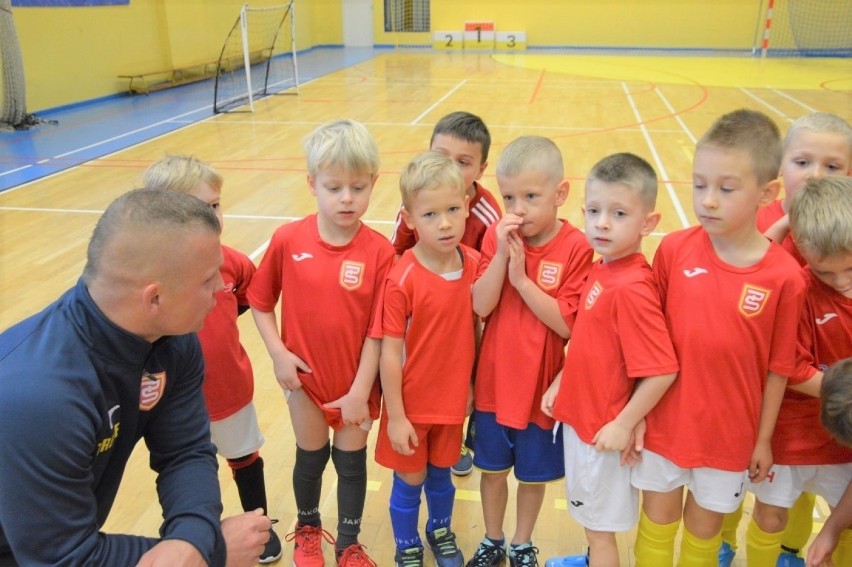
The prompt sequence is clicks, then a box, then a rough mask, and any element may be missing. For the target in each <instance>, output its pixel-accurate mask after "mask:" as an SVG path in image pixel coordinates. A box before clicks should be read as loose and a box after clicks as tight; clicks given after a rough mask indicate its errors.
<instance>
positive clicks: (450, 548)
mask: <svg viewBox="0 0 852 567" xmlns="http://www.w3.org/2000/svg"><path fill="white" fill-rule="evenodd" d="M432 542H433V544H434V547H435V548H437V549H438V553H440V554H441V555H442V556H444V557H453V556H455V555H456V554H457V553H458V551H459V546H458V545H456V534H454V533H453V532H451V531H450V530H448V529H446V528H440V529H439V530H435V533H434V539H433V540H432Z"/></svg>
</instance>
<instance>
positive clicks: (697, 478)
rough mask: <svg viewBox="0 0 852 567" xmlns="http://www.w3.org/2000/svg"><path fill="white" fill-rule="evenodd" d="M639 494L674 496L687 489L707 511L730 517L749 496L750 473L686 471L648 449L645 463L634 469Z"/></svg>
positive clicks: (644, 456)
mask: <svg viewBox="0 0 852 567" xmlns="http://www.w3.org/2000/svg"><path fill="white" fill-rule="evenodd" d="M630 481H631V482H632V483H633V486H635V487H636V488H638V489H639V490H653V491H654V492H671V491H672V490H674V489H676V488H679V487H681V486H686V487H687V488H688V489H689V491H690V492H692V496H693V497H694V498H695V502H696V503H698V505H699V506H701V507H702V508H704V509H705V510H710V511H711V512H718V513H720V514H729V513H731V512H733V511H734V510H736V509H737V508H739V506H740V503H741V502H742V501H743V497H744V496H745V488H746V483H747V482H748V470H744V471H742V472H732V471H723V470H720V469H711V468H708V467H699V468H695V469H683V468H681V467H679V466H677V465H676V464H674V463H673V462H671V461H670V460H668V459H667V458H665V457H663V456H662V455H659V454H657V453H654V452H653V451H649V450H648V449H644V450H643V451H642V461H641V462H639V463H638V464H637V465H636V466H634V467H633V474H632V475H631V477H630Z"/></svg>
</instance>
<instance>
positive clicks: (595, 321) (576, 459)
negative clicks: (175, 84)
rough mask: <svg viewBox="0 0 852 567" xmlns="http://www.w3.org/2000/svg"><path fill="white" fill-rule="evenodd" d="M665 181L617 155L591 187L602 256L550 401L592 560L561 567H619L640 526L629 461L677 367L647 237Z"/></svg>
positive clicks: (591, 224) (594, 231)
mask: <svg viewBox="0 0 852 567" xmlns="http://www.w3.org/2000/svg"><path fill="white" fill-rule="evenodd" d="M656 201H657V176H656V174H655V173H654V169H653V168H652V167H651V166H650V164H648V162H646V161H645V160H643V159H642V158H640V157H638V156H635V155H633V154H628V153H620V154H614V155H611V156H608V157H606V158H604V159H602V160H601V161H599V162H598V163H596V164H595V166H594V167H593V168H592V170H591V172H590V173H589V176H588V179H587V180H586V200H585V205H584V206H583V213H584V215H585V217H586V239H587V240H588V241H589V244H590V245H591V246H592V248H594V250H595V252H597V253H598V254H599V255H600V259H599V260H597V261H596V262H595V263H594V264H592V269H591V271H590V272H589V276H588V278H587V280H586V286H585V287H584V288H583V293H582V295H581V296H580V303H581V305H583V308H582V309H579V310H578V312H577V320H576V322H575V323H574V328H573V330H572V333H571V337H572V338H571V346H570V348H569V349H568V354H567V357H566V359H565V368H564V373H563V374H562V375H561V376H560V377H559V378H557V380H556V381H554V383H553V384H552V385H551V386H550V388H549V389H548V391H547V393H546V394H545V395H544V398H543V399H542V410H543V411H544V412H545V413H546V414H548V415H552V416H553V417H554V418H555V419H557V420H558V421H560V422H562V423H563V430H562V432H563V439H564V445H565V478H566V481H567V489H566V492H567V494H568V501H569V502H570V504H571V506H570V507H569V509H568V511H569V513H570V514H571V517H572V518H574V519H575V520H576V521H577V522H579V523H580V524H581V525H582V526H583V527H584V528H585V530H586V537H587V538H588V540H589V553H588V555H575V556H566V557H561V558H556V559H552V560H549V561H548V563H549V564H550V563H551V562H553V563H554V564H555V565H559V566H560V567H569V566H577V567H585V566H586V565H591V566H592V567H608V566H612V565H618V564H619V556H618V546H617V544H616V541H615V532H624V531H627V530H629V529H631V528H633V526H635V525H636V522H637V520H638V519H639V491H638V490H636V489H635V488H633V487H632V486H631V485H630V467H629V466H627V465H626V464H624V463H622V462H621V453H622V452H623V451H625V450H629V449H631V448H632V447H631V443H632V441H633V429H634V428H635V427H636V425H637V424H638V423H639V422H640V421H641V420H642V419H644V417H645V415H646V414H647V413H648V411H649V410H650V409H651V408H653V407H654V405H655V404H656V403H657V402H658V401H659V400H660V398H661V397H662V395H663V394H664V393H665V392H666V390H667V389H668V388H669V386H671V384H672V382H674V380H675V376H676V373H677V368H678V366H677V359H676V358H675V353H674V348H673V347H672V343H671V338H670V337H669V332H668V329H666V321H665V318H664V317H663V311H662V308H661V307H660V297H659V294H658V293H657V288H656V285H655V284H654V276H653V273H652V272H651V266H650V265H649V264H648V262H647V260H646V259H645V256H644V255H643V254H642V238H643V237H645V236H647V235H648V234H650V233H651V231H653V230H654V228H655V227H656V226H657V223H658V222H659V220H660V214H659V213H656V212H654V207H655V205H656Z"/></svg>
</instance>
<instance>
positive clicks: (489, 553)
mask: <svg viewBox="0 0 852 567" xmlns="http://www.w3.org/2000/svg"><path fill="white" fill-rule="evenodd" d="M505 554H506V552H505V551H504V550H503V548H502V547H498V546H496V545H488V544H486V543H480V544H479V547H478V548H476V553H474V554H473V557H472V558H471V559H470V563H468V567H489V566H490V565H493V564H494V563H496V562H497V561H498V560H499V559H500V558H501V557H502V556H503V555H505Z"/></svg>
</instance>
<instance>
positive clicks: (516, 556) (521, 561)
mask: <svg viewBox="0 0 852 567" xmlns="http://www.w3.org/2000/svg"><path fill="white" fill-rule="evenodd" d="M509 566H510V567H538V548H537V547H536V546H534V545H533V544H532V542H530V543H522V544H521V545H510V546H509Z"/></svg>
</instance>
